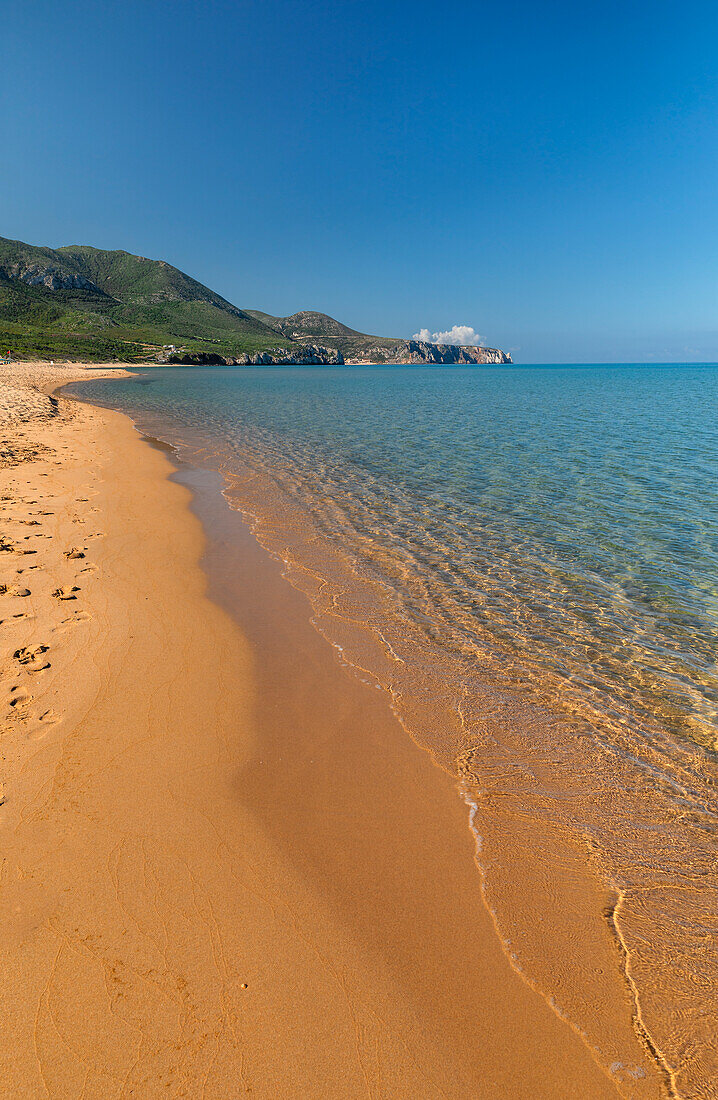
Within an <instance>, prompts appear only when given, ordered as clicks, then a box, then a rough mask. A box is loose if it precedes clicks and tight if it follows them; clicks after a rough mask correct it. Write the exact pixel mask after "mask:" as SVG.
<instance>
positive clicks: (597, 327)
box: [0, 0, 718, 362]
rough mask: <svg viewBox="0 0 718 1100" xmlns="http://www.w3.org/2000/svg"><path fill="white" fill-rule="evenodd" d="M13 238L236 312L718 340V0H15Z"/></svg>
mask: <svg viewBox="0 0 718 1100" xmlns="http://www.w3.org/2000/svg"><path fill="white" fill-rule="evenodd" d="M1 26H2V76H1V78H0V87H1V89H2V90H1V91H0V98H1V102H0V108H1V109H0V149H1V151H2V164H3V171H2V173H1V174H0V194H1V195H2V215H3V216H2V224H1V225H0V234H2V235H3V236H6V237H14V238H18V239H21V240H27V241H30V242H33V243H37V244H49V245H53V246H57V245H61V244H77V243H83V244H85V243H87V244H95V245H97V246H99V247H104V248H125V249H128V250H129V251H131V252H138V253H140V254H142V255H146V256H151V257H155V258H163V259H167V260H169V261H170V262H171V263H174V264H176V265H177V266H178V267H180V268H182V269H183V270H185V271H187V272H189V273H190V274H192V275H194V276H195V277H196V278H198V279H200V280H201V281H202V282H205V283H207V284H208V285H210V286H211V287H212V288H213V289H215V290H218V291H219V292H220V293H222V294H224V295H225V296H226V297H228V298H229V299H230V300H231V301H233V302H235V303H236V304H237V305H240V306H244V307H247V308H258V309H263V310H266V311H268V312H270V313H275V314H286V313H292V312H294V311H295V310H298V309H319V310H323V311H326V312H327V313H331V314H332V315H334V316H336V317H338V318H340V319H341V320H343V321H345V322H346V323H347V324H350V325H352V326H354V327H356V328H359V329H362V330H364V331H369V332H374V333H380V334H384V335H397V336H399V335H401V336H405V335H407V336H408V335H411V333H413V332H415V331H416V330H418V329H419V328H429V329H430V330H432V331H433V330H437V329H448V328H451V326H452V325H454V324H467V325H471V326H473V327H474V328H475V329H476V330H477V331H478V332H479V333H481V335H482V336H483V338H484V340H485V342H486V343H489V344H492V345H497V346H499V347H504V348H511V349H514V355H515V358H516V360H517V361H520V362H541V361H557V362H558V361H569V362H570V361H589V362H590V361H622V360H651V359H654V360H684V359H687V360H716V359H718V310H717V308H716V307H717V306H718V301H717V299H718V294H717V290H718V163H717V162H718V33H717V32H718V6H717V5H716V4H715V3H713V2H711V3H708V2H706V3H692V2H691V0H687V2H685V3H682V4H678V3H664V2H661V0H657V2H653V3H643V2H641V0H638V2H636V3H626V2H625V0H624V2H622V3H614V2H612V0H608V2H606V0H603V2H601V3H592V2H589V3H576V2H575V0H572V2H571V3H564V2H557V3H551V2H550V0H548V2H547V0H542V2H538V0H535V2H532V3H529V2H521V0H515V2H511V0H508V2H506V0H503V2H501V3H491V4H489V3H484V2H474V3H457V2H455V0H443V2H441V3H440V2H438V0H435V2H422V0H413V2H412V3H405V2H403V0H400V2H392V0H384V2H374V0H361V2H360V0H356V2H355V0H331V2H330V0H320V2H311V0H309V2H307V0H304V2H297V3H289V2H283V0H244V2H237V3H228V2H211V0H203V2H202V3H198V2H196V0H195V2H192V3H189V2H183V0H173V2H172V3H167V2H157V0H143V2H139V3H138V2H133V0H99V2H97V0H94V2H92V3H89V2H73V0H67V2H65V3H57V0H52V2H48V0H23V2H22V3H15V4H12V5H9V4H6V5H4V6H3V14H2V20H1Z"/></svg>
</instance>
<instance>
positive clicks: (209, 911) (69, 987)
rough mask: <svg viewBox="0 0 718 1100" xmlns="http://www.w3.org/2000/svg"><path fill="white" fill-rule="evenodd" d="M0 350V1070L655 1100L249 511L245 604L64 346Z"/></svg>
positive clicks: (24, 1079)
mask: <svg viewBox="0 0 718 1100" xmlns="http://www.w3.org/2000/svg"><path fill="white" fill-rule="evenodd" d="M10 372H11V373H7V372H6V374H5V375H4V376H2V378H0V430H1V431H2V436H3V442H2V444H1V445H0V453H1V455H2V462H3V467H2V469H0V497H1V498H2V499H1V500H0V506H1V507H2V512H0V520H1V526H0V532H1V534H2V540H3V541H2V550H1V551H0V566H1V568H2V583H3V591H2V594H0V620H2V621H1V623H0V646H1V648H0V693H1V699H2V779H3V781H4V786H3V789H2V792H0V793H1V796H2V797H3V799H4V801H3V804H2V806H0V826H1V828H2V834H3V863H2V876H1V878H0V910H1V920H2V929H3V937H2V944H1V945H0V951H1V953H2V977H3V980H2V983H0V990H1V993H0V997H1V999H2V1003H1V1004H0V1019H1V1020H2V1025H1V1027H0V1094H2V1095H3V1096H8V1097H17V1098H24V1097H52V1098H53V1100H55V1098H57V1100H69V1098H71V1097H77V1098H80V1097H82V1098H83V1100H90V1098H97V1100H99V1098H106V1097H110V1096H112V1097H130V1096H133V1097H143V1098H144V1097H150V1098H151V1097H159V1096H167V1097H180V1096H181V1097H206V1098H230V1097H238V1096H243V1095H245V1094H247V1095H248V1094H252V1095H254V1096H255V1097H261V1098H266V1100H276V1098H280V1097H289V1098H294V1097H297V1098H299V1097H301V1098H311V1100H314V1098H317V1100H321V1098H325V1097H326V1098H332V1100H344V1098H347V1100H348V1098H354V1097H357V1098H358V1097H367V1098H375V1100H379V1098H385V1100H410V1098H411V1100H423V1098H432V1100H433V1098H437V1100H438V1098H440V1097H443V1098H452V1100H453V1098H462V1100H475V1098H481V1097H486V1098H497V1097H506V1098H511V1100H513V1098H524V1097H525V1098H526V1100H529V1098H530V1100H536V1098H539V1097H551V1098H563V1097H565V1098H569V1097H570V1098H575V1097H587V1098H594V1097H596V1098H598V1097H615V1096H618V1095H624V1096H632V1095H635V1096H639V1095H640V1096H641V1097H644V1096H660V1095H663V1091H662V1088H663V1086H662V1082H661V1080H660V1077H659V1075H656V1076H652V1075H651V1074H650V1073H649V1074H648V1076H647V1077H646V1078H644V1079H643V1080H642V1081H641V1083H640V1086H639V1084H638V1083H636V1088H637V1089H639V1088H640V1091H636V1092H635V1093H634V1092H633V1091H632V1086H630V1085H626V1086H625V1087H621V1088H620V1089H619V1088H618V1086H617V1085H616V1082H615V1081H614V1080H612V1079H611V1078H610V1076H609V1074H608V1073H607V1072H606V1070H605V1067H601V1066H599V1065H598V1064H597V1062H596V1060H595V1059H594V1057H593V1056H592V1054H591V1052H590V1050H589V1049H588V1047H587V1045H586V1043H585V1042H584V1040H583V1039H582V1037H581V1036H580V1035H578V1034H577V1033H576V1032H575V1031H574V1030H573V1029H572V1028H571V1027H570V1026H569V1024H567V1023H566V1022H565V1021H564V1020H561V1019H560V1018H559V1017H558V1016H557V1015H556V1013H555V1012H554V1011H552V1009H551V1007H550V1006H549V1005H548V1004H547V1003H546V1002H545V1001H544V1000H543V998H542V997H541V996H540V995H539V994H538V993H536V992H534V991H533V990H531V989H530V988H529V987H528V986H527V985H526V984H525V983H524V982H523V981H522V979H521V977H520V976H519V975H517V974H516V973H515V971H514V970H513V969H512V967H511V965H510V961H509V960H508V959H507V957H506V955H505V954H504V952H503V950H502V948H501V945H500V943H499V940H498V938H497V936H496V934H495V930H494V927H493V923H492V920H491V915H490V913H489V912H488V910H487V909H486V907H485V905H484V902H483V899H482V894H481V881H480V875H479V874H478V871H477V868H476V865H475V863H474V850H473V844H474V841H473V837H472V835H471V833H470V831H469V829H468V827H467V814H466V808H465V806H463V804H462V803H461V801H460V799H459V798H458V797H457V793H456V790H455V786H454V782H453V780H452V779H451V777H449V776H448V775H446V774H445V773H444V772H443V771H441V770H440V769H439V768H437V767H435V766H434V765H433V764H432V763H431V759H430V757H429V756H428V754H426V753H424V752H422V751H421V750H419V749H418V748H417V747H416V746H415V745H414V744H413V743H412V742H411V741H410V740H409V739H408V738H407V737H406V735H405V734H404V731H403V730H402V729H401V727H400V726H399V725H398V723H397V721H396V719H395V718H394V716H393V715H392V713H391V710H390V708H389V706H388V703H387V700H386V698H385V697H384V696H383V695H382V694H381V693H379V692H377V691H376V690H375V688H373V687H372V686H371V685H368V684H364V683H362V682H361V681H360V680H358V679H356V678H355V677H353V676H352V675H350V674H349V673H348V672H347V670H346V669H345V668H343V667H342V665H341V664H340V661H339V659H338V656H337V653H336V651H334V650H333V649H332V648H331V647H330V646H329V645H328V644H327V643H326V642H325V641H324V640H323V639H322V638H321V637H320V636H319V635H318V634H317V633H316V631H314V630H313V628H312V627H311V625H310V621H309V605H308V604H307V603H306V601H305V599H304V597H302V596H301V595H300V594H299V593H297V592H296V591H294V590H292V589H291V588H290V587H289V585H287V584H286V582H284V581H283V580H282V578H281V575H280V572H279V568H278V567H277V566H276V564H275V563H274V562H272V561H271V559H269V557H268V556H267V555H266V554H265V552H264V551H262V550H261V549H260V548H259V547H258V546H257V544H256V543H254V541H253V540H252V538H251V536H250V535H249V534H248V533H246V531H245V536H244V537H245V541H244V542H242V541H241V539H239V536H238V535H237V531H236V530H235V527H233V528H232V531H231V532H229V533H230V534H232V537H233V538H235V537H237V539H238V541H237V543H236V545H237V548H238V549H237V553H238V554H239V559H238V561H236V562H234V564H233V566H232V569H231V570H230V569H229V566H228V564H227V562H228V559H227V558H226V557H225V558H224V561H225V567H226V568H227V570H228V572H227V575H226V576H222V573H221V570H220V568H219V566H217V570H216V571H215V573H214V580H213V586H214V587H213V589H212V593H211V594H212V595H214V596H215V597H218V596H219V595H221V594H222V593H223V592H227V593H229V595H228V597H227V598H228V602H229V603H231V604H232V605H233V606H234V605H235V604H236V603H237V602H239V603H240V604H241V603H242V600H243V598H245V597H246V599H245V602H244V604H243V607H244V615H245V618H244V620H243V619H242V616H241V615H240V623H241V627H242V629H240V626H239V625H238V623H237V620H236V618H235V617H233V616H231V615H230V614H229V613H228V612H227V611H226V610H225V609H223V608H222V607H221V606H220V605H219V603H218V602H217V601H216V599H215V600H212V599H210V598H209V594H208V591H207V576H206V574H205V572H204V571H203V569H202V567H201V562H202V558H203V555H205V554H207V553H209V557H210V559H211V558H212V549H211V547H208V545H207V541H206V538H205V535H204V533H203V529H202V527H201V525H200V522H199V519H198V518H197V517H196V516H195V515H193V513H192V512H191V510H190V507H189V505H190V503H191V494H190V491H189V490H188V489H187V488H186V487H184V486H183V485H180V484H177V483H176V482H174V481H170V480H169V478H170V475H171V474H172V472H173V467H172V465H171V463H170V461H169V460H168V458H167V456H166V455H165V454H163V453H162V452H161V451H160V450H158V449H156V448H152V447H151V446H149V445H148V444H147V443H146V442H145V441H143V440H142V439H141V437H140V436H139V435H138V434H137V432H136V431H135V429H134V427H133V426H132V424H131V422H130V421H129V420H128V419H127V418H126V417H124V416H122V415H120V414H118V413H113V412H108V411H105V410H101V409H94V408H91V407H89V406H85V405H78V404H75V403H73V402H70V401H69V400H66V399H64V398H62V397H60V398H59V401H58V402H56V403H54V402H53V401H51V400H50V399H49V398H48V397H47V396H46V395H45V393H43V392H42V390H43V389H44V390H49V389H51V388H52V387H53V386H57V385H60V384H61V383H62V382H63V381H65V380H70V378H72V377H73V376H80V375H81V374H82V371H81V369H79V368H60V369H58V368H54V369H51V368H49V367H42V366H39V365H35V366H29V367H12V368H10ZM73 372H74V373H73ZM3 382H6V383H7V384H6V385H4V386H3V385H2V383H3ZM227 522H228V523H230V524H234V525H235V526H236V524H237V523H239V520H238V518H237V517H236V516H235V517H234V518H232V519H231V520H230V519H228V520H227ZM210 564H211V561H210ZM230 589H231V590H232V591H231V592H230ZM586 890H589V887H586ZM524 900H525V903H527V904H530V897H528V898H526V899H524ZM585 900H586V899H585V898H578V899H576V904H582V903H584V902H585ZM590 900H591V902H592V903H595V900H596V899H595V898H591V899H590ZM550 950H551V944H550V942H547V952H550ZM616 973H617V974H618V968H616ZM617 981H618V979H617ZM606 988H608V989H609V990H610V989H611V988H613V987H612V986H610V984H609V985H608V986H607V987H606ZM615 1013H616V1019H617V1021H618V1023H617V1026H620V1027H625V1028H627V1029H630V1018H629V1015H628V1010H627V1008H626V1005H625V997H624V996H623V992H622V991H621V988H620V984H618V985H616V1007H615ZM637 1048H638V1041H637ZM644 1053H645V1052H643V1051H641V1050H640V1049H637V1052H636V1060H637V1061H638V1060H640V1059H641V1058H642V1057H643V1055H644Z"/></svg>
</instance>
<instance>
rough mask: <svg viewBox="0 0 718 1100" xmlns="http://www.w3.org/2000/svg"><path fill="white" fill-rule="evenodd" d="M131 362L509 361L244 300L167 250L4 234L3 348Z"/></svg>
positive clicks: (489, 351)
mask: <svg viewBox="0 0 718 1100" xmlns="http://www.w3.org/2000/svg"><path fill="white" fill-rule="evenodd" d="M7 352H10V353H11V354H12V355H14V356H17V357H18V358H31V357H37V358H56V359H68V358H69V359H71V358H74V359H83V360H88V361H92V360H95V361H103V360H113V359H114V360H117V359H120V360H123V361H129V362H139V361H143V360H144V361H158V360H159V361H160V362H167V361H172V362H196V363H199V362H204V363H212V362H214V363H232V362H241V363H265V362H315V363H325V364H331V363H340V362H342V361H343V360H346V361H348V362H372V363H384V362H385V363H423V362H429V363H457V362H471V363H505V362H511V358H510V356H507V355H505V353H504V352H502V351H498V350H497V349H495V348H456V347H452V346H445V345H438V344H423V343H419V342H418V341H414V340H400V339H396V338H394V337H389V336H368V335H366V334H365V333H363V332H356V331H355V330H354V329H351V328H349V327H348V326H347V325H343V324H342V323H341V322H340V321H336V320H335V319H334V318H333V317H329V316H328V315H327V314H326V313H316V312H314V311H311V310H304V311H303V312H300V313H293V314H292V315H291V316H289V317H274V316H272V314H270V313H262V312H261V311H260V310H252V309H248V310H244V309H239V308H238V307H237V306H235V305H232V303H231V302H228V301H227V300H226V298H222V297H221V295H219V294H216V293H215V292H214V291H213V290H210V289H209V288H208V287H206V286H203V285H202V283H198V282H197V281H196V279H192V278H191V277H190V276H189V275H185V273H184V272H183V271H180V270H179V269H178V268H176V267H172V265H171V264H168V263H166V262H165V261H164V260H148V259H146V258H145V257H144V256H133V255H132V254H131V253H129V252H122V251H105V250H103V249H100V248H91V247H90V246H89V245H71V246H69V247H66V248H43V247H39V246H36V245H30V244H24V243H23V242H22V241H11V240H7V239H5V238H4V237H0V355H4V354H6V353H7Z"/></svg>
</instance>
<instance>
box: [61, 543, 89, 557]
mask: <svg viewBox="0 0 718 1100" xmlns="http://www.w3.org/2000/svg"><path fill="white" fill-rule="evenodd" d="M84 556H85V551H84V550H80V548H79V546H73V547H72V548H71V549H70V550H66V551H65V557H66V558H84Z"/></svg>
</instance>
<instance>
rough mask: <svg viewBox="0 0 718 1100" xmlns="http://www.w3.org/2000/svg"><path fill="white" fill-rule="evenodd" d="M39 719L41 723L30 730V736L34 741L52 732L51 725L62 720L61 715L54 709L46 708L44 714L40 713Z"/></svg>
mask: <svg viewBox="0 0 718 1100" xmlns="http://www.w3.org/2000/svg"><path fill="white" fill-rule="evenodd" d="M37 721H38V722H39V723H40V724H39V725H38V726H35V728H34V729H31V730H30V731H29V736H30V737H31V738H32V740H33V741H39V740H40V739H41V738H42V737H45V736H46V734H47V733H49V732H50V730H49V727H50V726H54V725H55V723H56V722H59V721H60V715H59V714H58V713H57V712H56V711H54V710H52V709H50V710H46V711H45V712H44V714H39V715H38V717H37Z"/></svg>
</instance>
